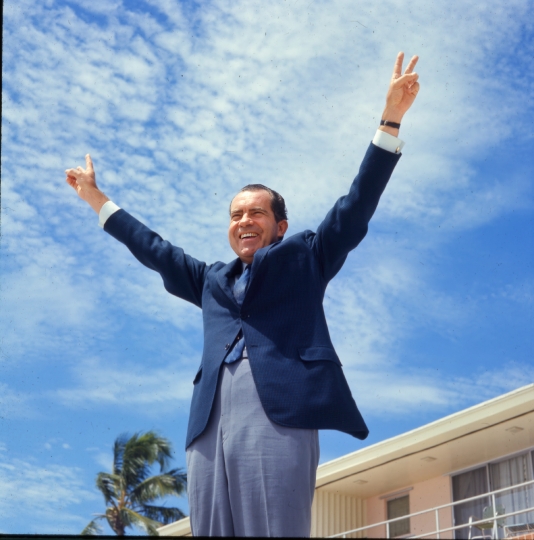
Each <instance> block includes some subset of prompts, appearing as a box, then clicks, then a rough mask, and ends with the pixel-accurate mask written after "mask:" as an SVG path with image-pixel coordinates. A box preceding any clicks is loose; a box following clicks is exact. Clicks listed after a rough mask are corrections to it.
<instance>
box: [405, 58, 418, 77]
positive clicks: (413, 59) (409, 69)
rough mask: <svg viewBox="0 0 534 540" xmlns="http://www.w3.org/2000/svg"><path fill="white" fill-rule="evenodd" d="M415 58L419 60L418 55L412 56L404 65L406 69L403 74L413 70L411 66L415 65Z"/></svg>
mask: <svg viewBox="0 0 534 540" xmlns="http://www.w3.org/2000/svg"><path fill="white" fill-rule="evenodd" d="M417 60H419V56H417V55H415V56H412V59H411V60H410V63H409V64H408V65H407V66H406V70H405V71H404V74H405V75H407V74H408V73H411V72H412V71H413V68H414V67H415V64H417Z"/></svg>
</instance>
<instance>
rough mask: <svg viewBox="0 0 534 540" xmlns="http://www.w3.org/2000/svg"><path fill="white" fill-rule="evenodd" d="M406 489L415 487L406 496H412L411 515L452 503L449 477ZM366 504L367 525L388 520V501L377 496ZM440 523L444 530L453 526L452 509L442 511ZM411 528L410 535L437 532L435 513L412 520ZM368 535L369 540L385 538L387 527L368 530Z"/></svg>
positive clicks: (438, 478)
mask: <svg viewBox="0 0 534 540" xmlns="http://www.w3.org/2000/svg"><path fill="white" fill-rule="evenodd" d="M406 487H407V488H408V487H413V489H412V490H411V491H408V492H407V493H406V495H409V496H410V513H413V512H419V511H421V510H426V509H428V508H432V507H434V506H440V505H442V504H447V503H449V502H452V498H451V490H450V478H449V477H448V476H437V477H436V478H431V479H429V480H425V481H424V482H419V483H418V484H413V486H406ZM384 495H385V494H384ZM366 502H367V525H371V524H372V523H377V522H380V521H384V520H386V519H387V513H386V502H387V499H380V498H379V496H378V495H377V496H375V497H370V498H369V499H367V500H366ZM439 522H440V527H442V528H444V527H450V526H452V512H451V509H450V508H447V509H444V510H441V511H440V513H439ZM410 528H411V531H410V534H414V535H416V534H422V533H424V532H430V531H433V530H435V512H430V513H428V514H424V515H422V516H417V517H414V518H411V522H410ZM367 534H368V537H369V538H383V537H385V535H386V527H385V526H382V527H375V528H373V529H368V531H367Z"/></svg>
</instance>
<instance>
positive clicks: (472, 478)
mask: <svg viewBox="0 0 534 540" xmlns="http://www.w3.org/2000/svg"><path fill="white" fill-rule="evenodd" d="M533 463H534V452H532V453H531V452H526V453H524V454H522V455H519V456H516V457H513V458H509V459H505V460H502V461H499V462H497V463H489V464H487V465H484V466H483V467H479V468H478V469H474V470H472V471H468V472H465V473H462V474H457V475H456V476H453V477H452V496H453V501H454V502H456V501H461V500H463V499H468V498H469V497H475V496H476V495H482V494H483V493H488V492H489V491H495V490H497V489H502V488H506V487H511V486H515V485H517V484H522V483H523V482H528V481H529V480H532V479H533V471H532V469H533ZM495 506H496V509H497V512H499V513H508V512H515V511H518V510H522V509H524V508H530V507H532V506H534V488H533V486H526V487H523V488H517V489H514V490H510V491H506V492H504V493H502V494H497V495H495ZM485 508H489V511H490V514H491V515H492V514H493V508H491V499H490V497H482V498H480V499H477V500H476V501H470V502H466V503H465V504H459V505H456V506H455V507H454V524H455V525H462V524H464V523H465V524H467V523H469V518H470V517H472V518H473V521H477V520H480V519H484V509H485ZM486 512H487V510H486ZM505 522H506V524H507V525H513V524H519V523H526V522H529V523H532V522H534V512H529V513H528V514H527V513H526V512H525V513H524V514H518V515H516V516H511V517H509V518H506V520H505ZM468 534H469V528H468V527H465V528H463V529H458V530H456V538H467V536H468ZM471 534H472V535H475V536H476V535H483V534H484V533H483V531H481V530H480V529H477V528H476V527H474V528H473V531H472V532H471Z"/></svg>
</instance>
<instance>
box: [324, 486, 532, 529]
mask: <svg viewBox="0 0 534 540" xmlns="http://www.w3.org/2000/svg"><path fill="white" fill-rule="evenodd" d="M528 486H534V480H530V481H529V482H523V483H522V484H515V485H514V486H510V487H507V488H502V489H496V490H495V491H490V492H488V493H483V494H482V495H477V496H476V497H470V498H468V499H462V500H461V501H455V502H452V503H448V504H442V505H441V506H434V507H433V508H429V509H428V510H421V511H419V512H414V513H413V514H408V515H406V516H401V517H398V518H394V519H388V520H386V521H380V522H378V523H373V524H371V525H365V526H364V527H358V528H357V529H352V530H350V531H345V532H342V533H338V534H334V535H332V536H330V537H329V538H346V537H347V536H348V535H349V534H355V533H359V532H363V531H367V530H369V529H374V528H376V527H380V526H384V525H385V527H386V538H390V524H391V523H395V522H398V521H402V520H404V519H408V518H413V517H416V516H422V515H425V514H429V513H431V512H434V516H435V529H434V530H433V531H429V532H425V533H422V534H417V535H406V536H403V538H427V537H430V536H433V537H435V538H438V539H440V538H451V535H449V536H442V535H443V534H444V533H446V532H452V531H456V530H458V529H465V528H466V527H476V526H477V525H486V524H487V523H492V538H498V532H497V531H498V527H500V526H501V525H499V524H500V523H503V521H504V520H505V519H506V518H509V517H512V516H518V515H520V514H526V513H528V512H533V511H534V506H532V503H531V506H530V507H528V508H523V509H521V510H516V511H515V512H507V513H505V514H497V512H496V508H497V505H496V498H495V496H496V495H502V494H504V493H507V492H510V491H513V490H517V489H519V488H524V487H528ZM487 498H491V507H492V508H493V517H485V518H484V519H480V520H477V521H470V522H469V523H462V524H461V525H454V526H452V527H445V528H441V527H440V524H439V511H440V510H442V509H445V508H451V511H452V509H453V508H454V507H455V506H457V505H461V504H465V503H468V502H471V501H477V500H479V499H487ZM486 528H487V527H486Z"/></svg>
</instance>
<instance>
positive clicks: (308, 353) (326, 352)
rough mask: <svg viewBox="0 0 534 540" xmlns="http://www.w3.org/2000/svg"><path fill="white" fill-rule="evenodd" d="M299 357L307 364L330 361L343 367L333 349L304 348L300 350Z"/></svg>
mask: <svg viewBox="0 0 534 540" xmlns="http://www.w3.org/2000/svg"><path fill="white" fill-rule="evenodd" d="M299 356H300V358H301V360H304V361H305V362H314V361H316V360H330V362H334V363H335V364H337V365H338V366H342V365H343V364H342V363H341V361H340V360H339V357H338V355H337V354H336V351H334V349H333V348H332V347H303V348H300V349H299Z"/></svg>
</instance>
